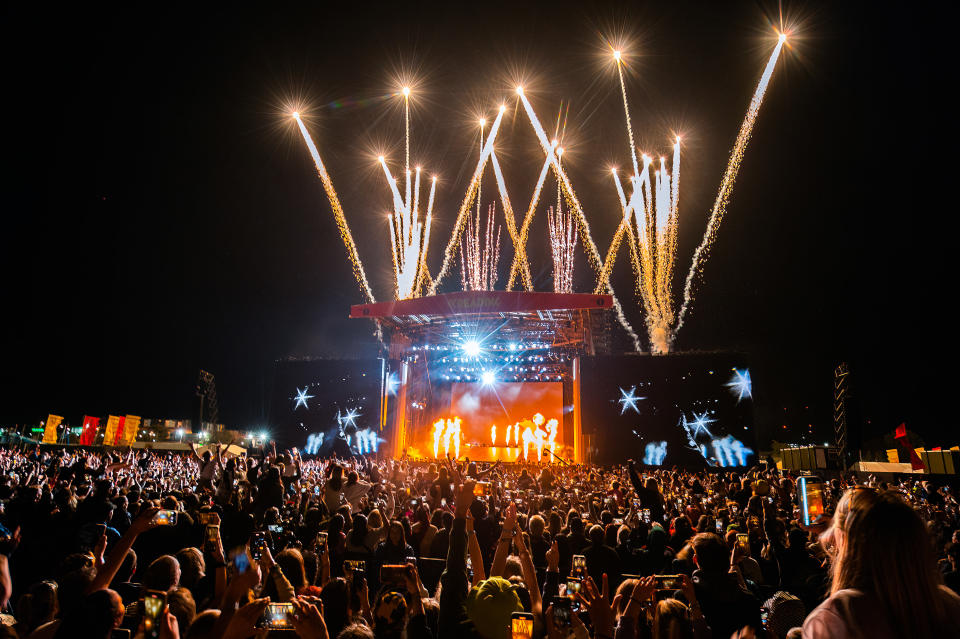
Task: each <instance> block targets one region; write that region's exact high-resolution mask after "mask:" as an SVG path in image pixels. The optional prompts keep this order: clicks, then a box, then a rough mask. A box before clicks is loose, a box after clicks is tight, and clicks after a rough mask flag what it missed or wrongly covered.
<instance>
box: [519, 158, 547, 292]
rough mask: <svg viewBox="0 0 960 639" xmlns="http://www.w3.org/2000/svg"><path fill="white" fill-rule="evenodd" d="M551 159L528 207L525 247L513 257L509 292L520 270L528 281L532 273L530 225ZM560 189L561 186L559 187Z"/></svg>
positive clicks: (522, 236)
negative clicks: (529, 250) (529, 240)
mask: <svg viewBox="0 0 960 639" xmlns="http://www.w3.org/2000/svg"><path fill="white" fill-rule="evenodd" d="M550 165H551V162H550V158H549V157H548V158H547V159H546V160H544V162H543V167H542V168H541V169H540V177H539V178H537V185H536V186H535V187H534V189H533V195H532V196H531V198H530V206H529V207H527V213H526V215H524V217H523V225H522V226H521V227H520V242H519V244H518V246H520V247H523V251H519V250H518V251H516V252H515V253H514V255H513V264H511V265H510V277H509V279H508V280H507V290H508V291H510V290H513V283H514V280H515V279H516V276H517V274H518V273H520V269H524V271H525V274H524V276H523V277H525V278H526V279H525V280H524V281H527V280H528V279H529V273H530V264H529V262H528V261H527V252H526V246H527V238H528V237H529V234H530V223H531V222H533V214H534V211H536V210H537V203H538V202H539V200H540V191H541V190H542V189H543V183H544V182H545V181H546V179H547V173H549V172H550ZM557 188H558V189H559V186H558V187H557Z"/></svg>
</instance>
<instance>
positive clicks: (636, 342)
mask: <svg viewBox="0 0 960 639" xmlns="http://www.w3.org/2000/svg"><path fill="white" fill-rule="evenodd" d="M517 93H518V94H519V96H520V101H521V102H523V109H524V111H526V113H527V118H529V120H530V124H531V125H532V126H533V130H534V132H535V133H536V134H537V139H538V140H539V142H540V148H541V149H542V150H543V152H544V154H545V155H546V158H547V161H549V162H550V163H551V164H552V165H553V170H554V174H555V175H556V177H557V179H558V180H560V182H561V183H562V185H563V193H564V196H565V197H566V200H567V206H568V207H569V208H570V209H572V212H573V213H574V214H575V216H576V220H577V226H578V228H579V230H580V240H581V241H582V242H583V245H584V248H585V249H586V253H587V259H588V261H589V262H590V265H591V266H593V268H594V270H596V271H597V272H599V271H600V269H601V268H602V266H603V265H602V263H601V261H600V252H599V251H598V250H597V244H596V242H594V241H593V236H592V235H591V234H590V225H589V223H588V222H587V217H586V215H584V213H583V207H582V206H581V205H580V200H578V199H577V194H576V193H574V191H573V187H572V186H571V185H570V180H569V179H568V178H567V174H566V173H564V171H563V168H562V167H560V166H558V165H557V161H556V155H555V154H554V152H553V146H552V145H551V144H550V142H549V141H548V140H547V134H546V133H545V132H544V130H543V126H542V125H541V124H540V120H539V119H538V118H537V114H536V113H535V112H534V110H533V106H532V105H531V104H530V101H529V100H527V98H526V96H525V95H524V94H523V89H521V88H518V89H517ZM605 288H606V290H607V291H609V293H610V296H611V297H612V298H613V308H614V311H615V312H616V315H617V320H619V322H620V325H621V326H623V328H624V330H626V331H627V334H628V335H629V336H630V339H631V341H633V346H634V348H635V349H636V350H638V351H639V350H640V338H639V337H637V334H636V332H635V331H634V330H633V327H632V326H630V322H629V321H628V320H627V317H626V315H624V313H623V307H622V306H620V301H619V300H618V299H617V296H616V293H614V291H613V286H612V285H611V284H610V283H609V282H607V283H606V286H605Z"/></svg>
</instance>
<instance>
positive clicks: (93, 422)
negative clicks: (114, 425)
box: [80, 415, 100, 446]
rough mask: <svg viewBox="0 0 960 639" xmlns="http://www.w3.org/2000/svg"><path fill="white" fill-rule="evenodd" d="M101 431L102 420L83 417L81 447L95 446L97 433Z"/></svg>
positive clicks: (87, 416)
mask: <svg viewBox="0 0 960 639" xmlns="http://www.w3.org/2000/svg"><path fill="white" fill-rule="evenodd" d="M99 429H100V418H99V417H90V416H89V415H84V416H83V429H82V430H81V431H80V445H81V446H93V442H94V440H96V438H97V431H98V430H99Z"/></svg>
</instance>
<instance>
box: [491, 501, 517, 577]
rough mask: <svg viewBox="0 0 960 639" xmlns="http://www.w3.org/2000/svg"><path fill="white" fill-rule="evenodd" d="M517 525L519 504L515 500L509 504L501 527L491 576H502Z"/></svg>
mask: <svg viewBox="0 0 960 639" xmlns="http://www.w3.org/2000/svg"><path fill="white" fill-rule="evenodd" d="M516 527H517V505H516V504H515V503H513V502H511V503H510V505H509V506H507V512H506V513H505V514H504V519H503V528H501V529H500V539H499V540H497V550H496V552H495V553H494V554H493V564H492V565H491V566H490V576H491V577H502V576H503V571H504V568H506V566H507V556H508V555H509V554H510V542H511V541H513V532H514V529H515V528H516Z"/></svg>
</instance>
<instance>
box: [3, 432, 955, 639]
mask: <svg viewBox="0 0 960 639" xmlns="http://www.w3.org/2000/svg"><path fill="white" fill-rule="evenodd" d="M824 502H825V505H826V516H825V517H824V519H823V520H822V521H820V522H813V523H810V524H808V525H806V526H804V525H802V520H803V518H802V517H801V516H800V513H799V512H798V498H797V482H796V477H795V476H791V475H790V474H787V473H782V472H780V471H778V470H777V469H776V468H775V467H772V466H769V465H767V464H761V465H760V466H757V467H753V468H750V469H740V470H737V471H731V470H718V471H713V470H711V471H700V472H691V471H685V470H682V469H677V468H672V469H651V468H643V467H641V466H639V465H635V464H633V463H632V462H630V463H628V464H626V465H623V466H618V467H605V468H604V467H596V466H573V465H564V464H550V465H546V464H545V465H534V464H531V465H503V464H494V465H488V464H476V463H470V462H469V461H463V462H459V463H455V462H452V461H450V460H443V461H437V462H435V463H424V462H413V461H410V460H400V461H392V460H386V461H377V460H374V459H367V458H360V457H357V458H352V459H330V460H315V459H303V458H301V456H300V455H299V453H298V452H297V451H296V450H295V449H293V450H289V451H285V452H278V451H277V450H276V449H275V448H272V447H270V448H268V449H267V450H265V451H263V452H262V453H258V454H255V455H250V456H247V455H240V456H230V457H227V456H226V455H225V454H224V453H223V452H222V451H221V450H219V449H212V450H207V451H206V452H203V453H202V454H200V453H198V452H197V451H194V453H193V454H189V453H187V454H184V453H174V452H159V451H148V450H130V451H126V450H125V451H113V452H106V451H101V452H90V451H81V450H78V449H73V450H70V449H55V448H42V449H41V448H36V447H25V448H0V509H2V510H0V606H2V609H3V612H4V614H3V615H2V621H3V623H2V624H0V638H2V637H20V638H26V637H31V638H37V639H49V638H63V637H82V638H86V637H90V638H96V639H108V638H111V637H135V638H139V637H144V638H150V637H162V638H164V639H171V638H178V637H184V638H189V639H194V638H195V639H201V638H202V639H245V638H247V637H264V636H278V637H294V636H296V637H302V638H303V639H328V638H329V639H336V638H343V639H362V638H370V637H377V638H385V639H389V638H397V639H400V638H403V637H407V638H409V639H440V638H447V637H450V638H458V639H459V638H463V639H468V638H474V637H476V638H482V639H520V638H523V639H528V638H529V639H536V638H541V637H548V638H549V639H566V638H567V637H569V636H571V635H572V636H575V637H577V639H589V638H592V639H613V638H616V639H635V638H636V639H641V638H642V639H647V638H653V639H667V638H670V639H688V638H693V639H708V638H714V639H727V638H728V637H758V638H760V637H771V638H777V639H783V638H785V637H801V636H802V637H804V638H818V639H819V638H822V637H864V638H866V637H871V638H875V637H879V638H887V637H891V638H894V637H896V638H907V637H952V636H960V596H958V595H957V592H958V589H960V573H958V559H960V519H958V504H957V499H956V495H955V493H954V492H953V491H952V490H951V488H950V486H947V485H940V486H936V485H934V484H931V483H930V482H928V481H925V480H923V479H922V478H921V477H918V478H912V477H907V478H903V479H889V480H888V481H880V480H878V479H877V478H875V477H858V476H855V475H852V474H850V475H838V476H834V477H830V478H828V481H827V482H826V483H825V487H824Z"/></svg>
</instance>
